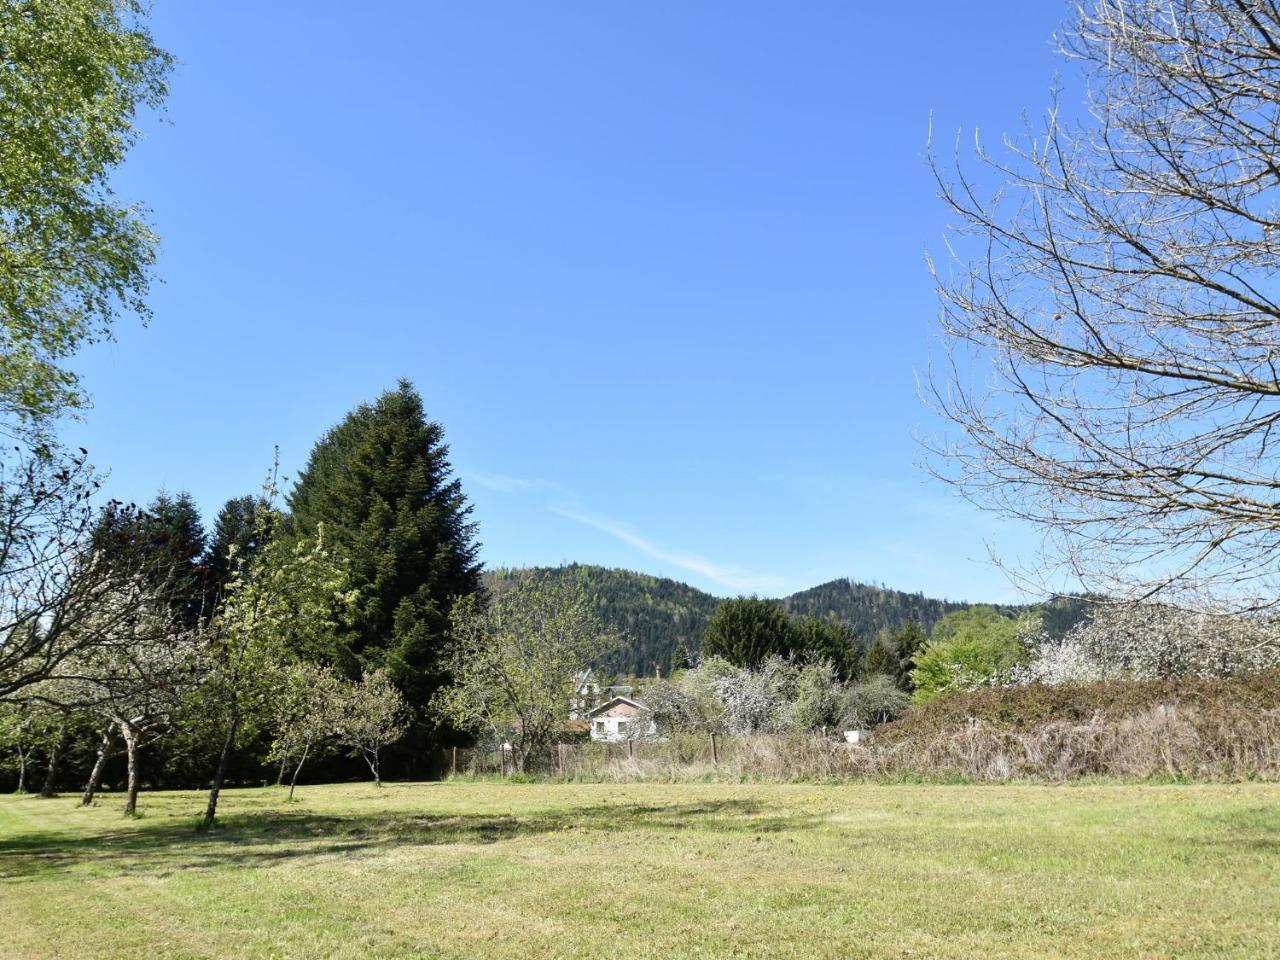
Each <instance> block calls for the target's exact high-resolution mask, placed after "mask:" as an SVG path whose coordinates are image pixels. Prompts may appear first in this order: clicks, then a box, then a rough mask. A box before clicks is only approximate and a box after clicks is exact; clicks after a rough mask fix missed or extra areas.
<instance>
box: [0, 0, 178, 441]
mask: <svg viewBox="0 0 1280 960" xmlns="http://www.w3.org/2000/svg"><path fill="white" fill-rule="evenodd" d="M169 66H170V58H169V55H168V54H166V53H164V52H163V51H162V50H160V49H158V48H157V47H156V46H155V44H154V43H153V41H152V38H151V35H150V34H149V32H148V31H147V28H146V26H145V25H144V23H143V6H142V4H141V3H138V2H135V0H23V2H9V3H7V4H5V9H4V12H3V14H0V131H3V135H2V136H0V225H2V226H0V240H2V244H3V246H2V249H3V255H0V414H2V415H4V416H7V417H11V418H13V419H14V421H16V424H17V425H19V426H23V425H25V426H42V425H44V424H45V423H47V422H48V421H49V420H50V419H52V418H53V417H56V416H57V414H58V413H60V412H61V411H63V410H65V409H67V408H78V407H82V406H83V405H84V403H85V397H84V395H83V393H82V392H81V390H80V387H79V381H78V378H77V376H76V374H75V373H74V372H72V371H71V370H70V369H68V367H67V365H66V361H67V360H68V359H69V358H70V357H71V356H72V355H73V354H74V353H75V351H76V350H77V349H78V348H79V347H80V346H81V345H82V344H84V343H86V342H93V341H95V340H99V339H103V338H106V337H110V335H111V330H112V326H113V324H114V322H115V321H116V319H117V317H118V315H119V314H120V313H121V312H122V311H131V312H136V313H139V314H142V315H143V316H145V315H146V310H147V308H146V304H145V301H144V297H145V294H146V291H147V285H148V272H149V269H150V267H151V265H152V262H153V260H154V257H155V243H156V240H155V237H154V235H153V234H152V232H151V229H150V228H149V227H148V226H147V224H146V222H145V221H144V220H143V219H142V218H141V216H140V215H139V212H138V210H137V209H136V208H134V207H131V206H129V205H127V204H125V203H122V202H121V201H120V200H119V199H118V198H116V197H115V196H114V195H113V193H112V191H111V188H110V186H109V183H108V180H109V177H110V174H111V172H112V170H113V169H114V168H115V167H117V166H118V165H119V164H120V163H121V161H122V160H123V159H124V157H125V154H126V153H127V152H128V150H129V148H130V147H131V146H132V145H133V144H134V142H135V141H136V139H137V136H138V134H137V130H136V129H135V126H134V124H135V120H136V115H137V113H138V111H139V109H141V108H144V107H148V106H149V107H158V106H159V105H160V104H161V102H162V101H163V99H164V97H165V94H166V87H165V77H166V74H167V73H168V70H169Z"/></svg>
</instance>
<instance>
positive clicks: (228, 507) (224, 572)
mask: <svg viewBox="0 0 1280 960" xmlns="http://www.w3.org/2000/svg"><path fill="white" fill-rule="evenodd" d="M263 507H264V504H263V503H262V498H261V497H260V496H253V495H250V496H244V497H232V498H231V499H230V500H228V501H227V502H226V503H224V504H223V505H222V509H221V510H219V511H218V516H217V518H216V519H215V520H214V521H213V531H212V532H211V533H210V535H209V537H208V544H207V546H206V547H205V553H204V560H203V564H204V568H205V580H206V582H207V584H208V592H209V595H210V596H211V597H212V598H214V599H216V598H217V597H218V596H220V595H221V593H222V590H223V588H224V587H226V585H227V582H228V581H229V580H230V579H231V575H232V573H233V572H234V565H235V564H236V563H244V562H248V561H251V560H253V558H254V557H256V556H257V555H258V550H259V549H260V548H261V547H263V546H265V545H266V543H267V542H268V541H269V539H270V537H271V535H272V533H273V531H272V530H271V529H268V530H266V536H267V540H263V539H262V537H261V536H260V533H259V531H258V522H257V521H258V517H259V515H260V514H261V515H262V516H263V517H264V518H265V519H267V520H268V522H270V521H272V520H273V519H274V516H275V515H274V514H272V513H271V512H269V511H268V512H266V513H262V511H263Z"/></svg>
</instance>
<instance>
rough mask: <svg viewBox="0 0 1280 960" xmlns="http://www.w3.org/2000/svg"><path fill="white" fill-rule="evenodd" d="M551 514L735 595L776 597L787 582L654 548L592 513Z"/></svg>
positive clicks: (562, 509)
mask: <svg viewBox="0 0 1280 960" xmlns="http://www.w3.org/2000/svg"><path fill="white" fill-rule="evenodd" d="M550 509H551V511H552V512H553V513H558V514H560V516H562V517H566V518H567V519H569V520H573V521H575V522H577V523H582V524H585V525H587V526H588V527H594V528H595V529H596V530H599V531H601V532H602V533H607V534H609V535H610V536H612V537H616V538H617V539H619V540H621V541H622V542H623V543H626V544H628V545H629V546H632V547H635V548H636V549H637V550H639V551H640V552H641V553H645V554H648V555H649V556H650V557H653V559H655V560H658V561H660V562H662V563H669V564H671V565H672V566H674V567H679V568H680V569H682V570H687V571H689V572H690V573H696V574H697V575H699V576H701V577H705V578H706V579H708V580H710V581H712V582H713V583H718V584H720V585H721V586H722V587H727V588H728V589H729V590H732V591H733V592H735V593H764V594H772V595H777V594H781V593H785V592H786V591H787V588H788V583H787V581H786V579H785V578H784V577H779V576H776V575H774V574H770V573H758V572H756V571H754V570H744V569H743V568H742V567H735V566H729V565H726V564H721V563H715V562H713V561H711V560H708V559H707V558H706V557H701V556H698V555H697V554H695V553H681V552H678V551H673V550H667V549H664V548H663V547H660V546H658V545H657V544H656V543H654V542H653V541H651V540H649V539H647V538H645V537H642V536H640V534H638V533H636V532H635V531H633V530H630V529H628V528H627V527H626V526H625V525H623V524H621V523H619V522H618V521H616V520H611V519H609V518H608V517H601V516H598V515H595V514H590V513H584V512H582V511H579V510H576V509H572V508H568V507H551V508H550Z"/></svg>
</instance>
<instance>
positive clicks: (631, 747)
mask: <svg viewBox="0 0 1280 960" xmlns="http://www.w3.org/2000/svg"><path fill="white" fill-rule="evenodd" d="M635 755H636V752H635V741H634V740H628V741H627V759H628V760H631V759H634V758H635Z"/></svg>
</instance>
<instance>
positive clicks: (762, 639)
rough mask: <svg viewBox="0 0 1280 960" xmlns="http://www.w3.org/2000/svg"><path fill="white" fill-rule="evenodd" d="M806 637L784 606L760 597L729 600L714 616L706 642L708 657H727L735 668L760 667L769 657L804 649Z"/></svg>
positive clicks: (787, 654) (703, 647)
mask: <svg viewBox="0 0 1280 960" xmlns="http://www.w3.org/2000/svg"><path fill="white" fill-rule="evenodd" d="M803 639H804V638H803V635H802V634H801V631H800V629H799V628H798V627H797V626H796V625H795V623H794V622H793V621H792V620H791V618H790V617H788V616H787V614H786V612H785V611H784V610H783V609H782V606H781V605H780V604H778V603H776V602H774V601H772V600H761V599H760V598H759V597H739V598H738V599H736V600H726V601H725V602H724V603H722V604H721V605H720V607H719V608H718V609H717V610H716V612H715V613H714V614H712V616H711V622H710V623H708V624H707V632H706V634H705V636H704V637H703V641H702V653H703V655H704V656H706V657H723V658H724V659H725V660H728V661H729V662H730V663H732V664H733V665H734V666H739V667H758V666H759V665H760V664H762V663H764V661H765V660H767V659H768V658H769V657H773V656H780V657H786V656H790V655H791V654H793V653H796V652H798V651H799V650H801V649H802V643H803Z"/></svg>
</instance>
